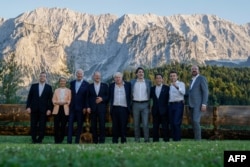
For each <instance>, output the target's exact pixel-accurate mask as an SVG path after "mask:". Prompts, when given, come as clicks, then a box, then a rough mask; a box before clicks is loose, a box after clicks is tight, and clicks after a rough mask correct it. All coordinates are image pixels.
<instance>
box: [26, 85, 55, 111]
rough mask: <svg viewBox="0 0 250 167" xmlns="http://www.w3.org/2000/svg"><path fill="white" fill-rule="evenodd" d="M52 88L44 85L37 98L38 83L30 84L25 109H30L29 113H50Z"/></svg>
mask: <svg viewBox="0 0 250 167" xmlns="http://www.w3.org/2000/svg"><path fill="white" fill-rule="evenodd" d="M52 96H53V92H52V87H51V86H50V85H48V84H45V85H44V89H43V92H42V94H41V96H39V83H35V84H32V85H31V87H30V90H29V94H28V98H27V102H26V108H30V109H31V112H44V113H45V112H47V110H50V111H52V108H53V104H52Z"/></svg>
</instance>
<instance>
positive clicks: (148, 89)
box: [130, 79, 152, 100]
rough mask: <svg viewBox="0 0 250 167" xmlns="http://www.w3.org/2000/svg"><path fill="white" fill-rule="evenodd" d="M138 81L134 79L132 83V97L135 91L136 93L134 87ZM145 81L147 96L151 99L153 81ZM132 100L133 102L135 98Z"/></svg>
mask: <svg viewBox="0 0 250 167" xmlns="http://www.w3.org/2000/svg"><path fill="white" fill-rule="evenodd" d="M136 80H137V79H132V80H131V81H130V83H131V95H132V96H133V91H134V86H135V83H136ZM144 80H145V83H146V87H147V94H148V98H150V89H151V85H152V83H151V81H150V80H149V79H144ZM132 100H133V97H132Z"/></svg>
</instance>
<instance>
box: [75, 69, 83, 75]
mask: <svg viewBox="0 0 250 167" xmlns="http://www.w3.org/2000/svg"><path fill="white" fill-rule="evenodd" d="M78 72H80V73H82V74H84V71H83V70H82V69H81V68H79V69H77V70H76V73H75V75H76V74H77V73H78Z"/></svg>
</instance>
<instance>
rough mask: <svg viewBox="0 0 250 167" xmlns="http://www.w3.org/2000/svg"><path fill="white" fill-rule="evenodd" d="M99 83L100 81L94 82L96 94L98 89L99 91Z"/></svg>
mask: <svg viewBox="0 0 250 167" xmlns="http://www.w3.org/2000/svg"><path fill="white" fill-rule="evenodd" d="M100 85H101V83H100V82H99V83H96V82H94V87H95V93H96V95H98V94H99V91H100Z"/></svg>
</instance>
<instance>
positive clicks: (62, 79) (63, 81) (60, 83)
mask: <svg viewBox="0 0 250 167" xmlns="http://www.w3.org/2000/svg"><path fill="white" fill-rule="evenodd" d="M66 82H67V81H66V79H64V78H61V79H60V81H59V85H60V87H65V86H66Z"/></svg>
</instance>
